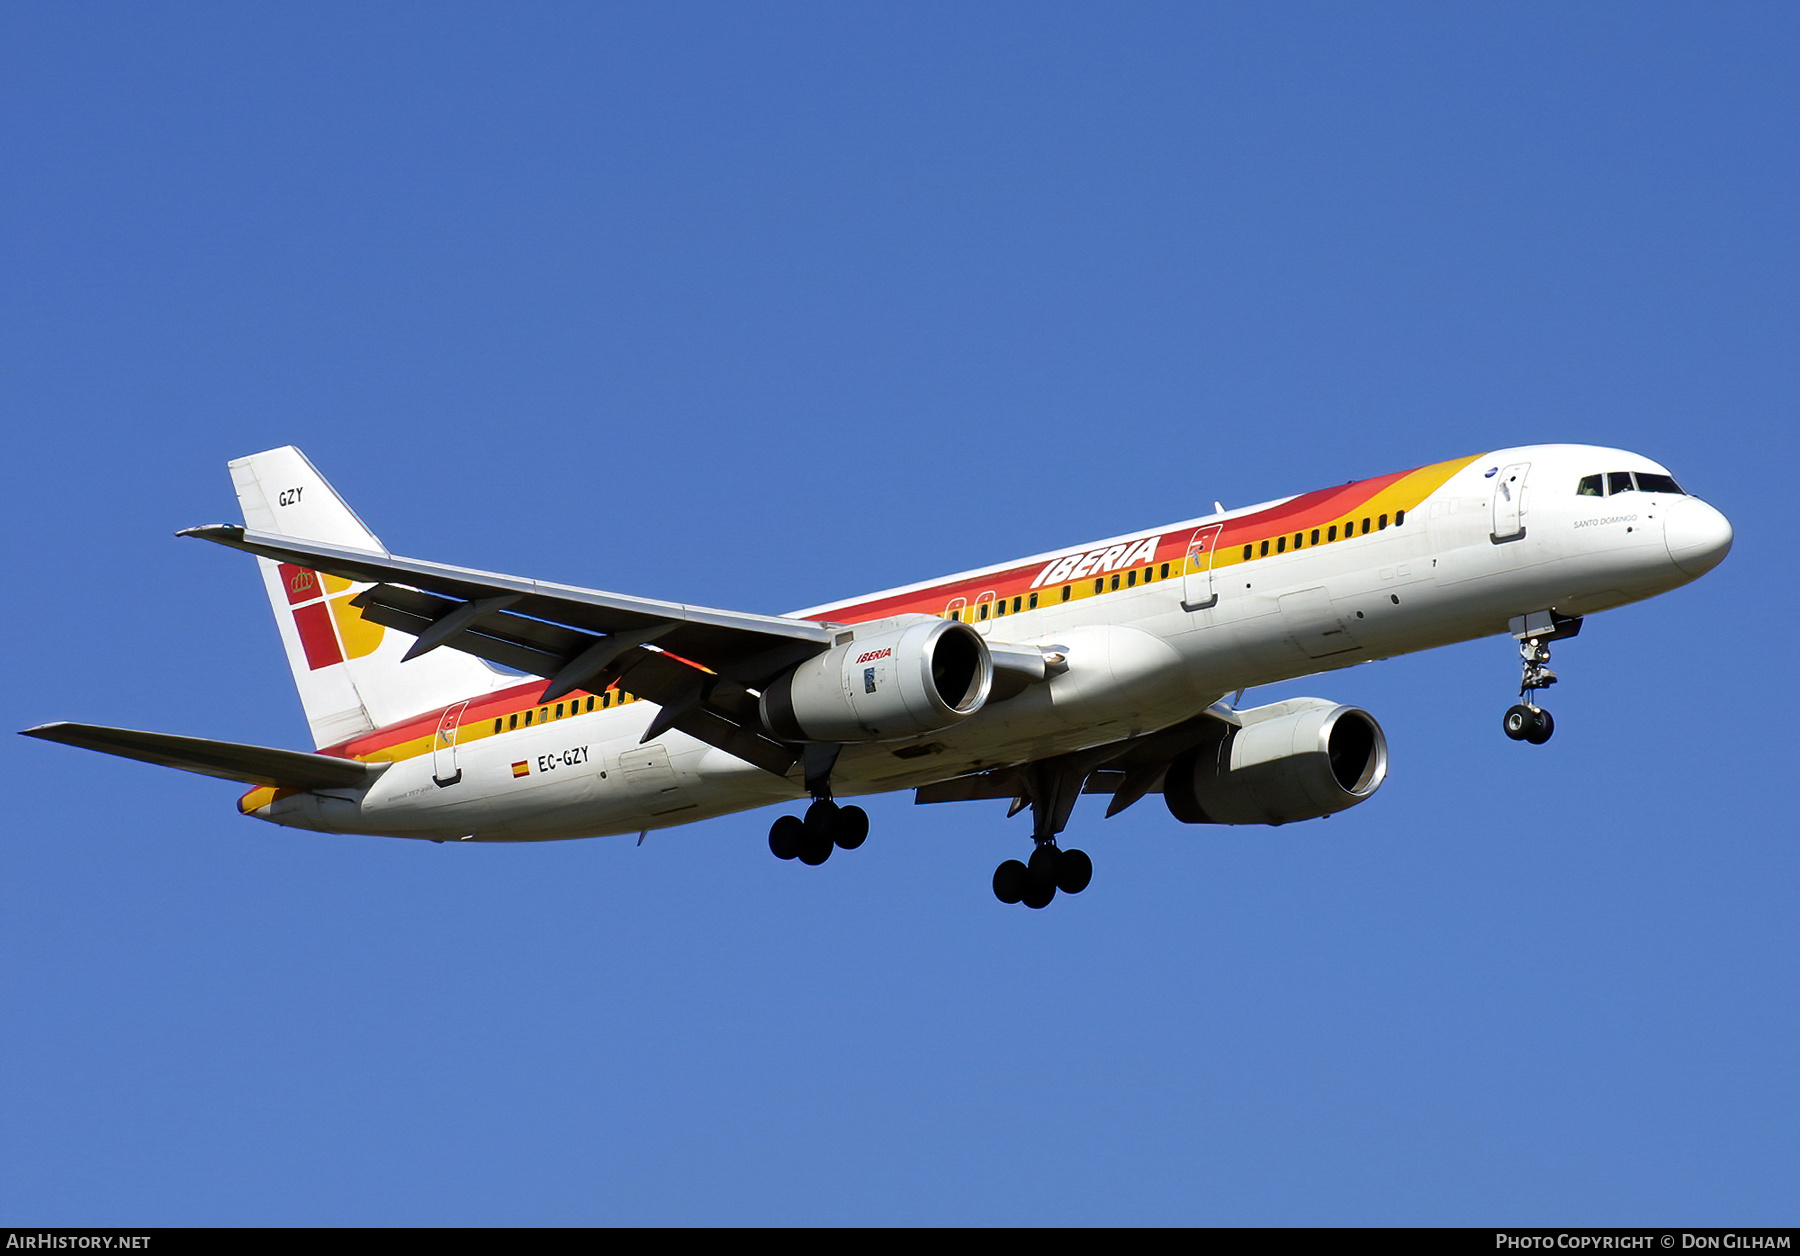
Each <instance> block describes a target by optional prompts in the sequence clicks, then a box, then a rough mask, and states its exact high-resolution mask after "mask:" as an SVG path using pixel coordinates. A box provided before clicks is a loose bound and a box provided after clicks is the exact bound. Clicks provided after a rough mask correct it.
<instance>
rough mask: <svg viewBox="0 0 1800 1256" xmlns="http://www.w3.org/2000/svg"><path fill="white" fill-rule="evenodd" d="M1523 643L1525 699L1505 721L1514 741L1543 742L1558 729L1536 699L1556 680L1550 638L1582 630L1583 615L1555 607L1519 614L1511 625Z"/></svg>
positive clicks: (1521, 681)
mask: <svg viewBox="0 0 1800 1256" xmlns="http://www.w3.org/2000/svg"><path fill="white" fill-rule="evenodd" d="M1508 626H1509V627H1510V628H1511V629H1512V634H1513V637H1514V638H1515V639H1516V640H1517V641H1518V643H1519V667H1520V670H1521V673H1522V674H1521V676H1520V679H1519V697H1520V699H1521V701H1520V702H1519V703H1518V704H1517V705H1515V706H1511V707H1508V708H1507V711H1506V717H1505V719H1504V720H1503V721H1502V723H1501V727H1502V728H1503V729H1505V731H1506V735H1507V736H1508V737H1510V738H1512V739H1513V740H1514V741H1528V742H1530V743H1531V744H1532V745H1534V746H1541V745H1543V744H1544V743H1545V742H1547V741H1549V740H1550V735H1551V734H1552V733H1554V732H1555V731H1556V721H1555V720H1553V719H1551V718H1550V712H1548V711H1546V710H1544V708H1542V707H1540V706H1539V705H1538V704H1537V702H1536V700H1535V699H1536V695H1537V694H1538V693H1539V692H1540V691H1542V690H1545V689H1548V688H1549V687H1550V686H1551V685H1554V684H1555V683H1556V673H1555V672H1553V671H1551V670H1550V644H1549V643H1550V642H1551V641H1552V640H1554V639H1557V638H1563V637H1573V636H1574V635H1575V634H1576V633H1578V632H1580V631H1581V620H1580V618H1579V617H1571V616H1567V615H1558V614H1557V613H1556V612H1555V611H1533V612H1532V613H1531V614H1529V615H1518V616H1515V617H1514V618H1513V619H1512V620H1511V621H1510V623H1509V625H1508Z"/></svg>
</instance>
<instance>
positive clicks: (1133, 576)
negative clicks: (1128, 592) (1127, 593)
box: [1113, 567, 1137, 589]
mask: <svg viewBox="0 0 1800 1256" xmlns="http://www.w3.org/2000/svg"><path fill="white" fill-rule="evenodd" d="M1118 581H1119V578H1118V577H1117V576H1114V577H1113V583H1114V584H1117V583H1118ZM1136 585H1137V568H1135V567H1134V568H1132V569H1131V570H1130V571H1128V572H1126V573H1125V587H1126V588H1127V589H1130V588H1135V587H1136Z"/></svg>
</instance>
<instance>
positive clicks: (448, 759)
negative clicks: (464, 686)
mask: <svg viewBox="0 0 1800 1256" xmlns="http://www.w3.org/2000/svg"><path fill="white" fill-rule="evenodd" d="M468 708H469V704H468V703H467V702H459V703H457V704H456V705H455V706H453V707H450V708H448V709H447V710H445V712H444V714H443V718H441V719H440V720H438V726H437V735H436V736H434V737H433V738H432V739H431V780H432V783H433V784H434V785H436V786H438V787H439V788H440V789H448V788H449V787H450V786H452V785H454V784H456V783H457V782H458V781H460V780H462V769H461V768H459V767H457V766H456V730H457V728H458V727H460V726H461V724H462V717H463V712H464V711H466V710H468Z"/></svg>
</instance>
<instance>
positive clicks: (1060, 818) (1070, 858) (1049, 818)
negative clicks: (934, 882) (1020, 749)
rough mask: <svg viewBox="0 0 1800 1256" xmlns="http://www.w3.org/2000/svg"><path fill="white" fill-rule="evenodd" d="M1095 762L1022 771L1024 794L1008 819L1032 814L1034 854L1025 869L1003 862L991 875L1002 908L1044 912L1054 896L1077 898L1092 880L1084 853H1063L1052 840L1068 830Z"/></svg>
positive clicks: (1066, 761) (1052, 763)
mask: <svg viewBox="0 0 1800 1256" xmlns="http://www.w3.org/2000/svg"><path fill="white" fill-rule="evenodd" d="M1094 762H1095V760H1093V759H1092V758H1089V757H1085V756H1074V755H1072V756H1065V757H1064V758H1063V759H1060V760H1044V761H1041V762H1038V763H1033V764H1031V765H1030V766H1029V767H1027V768H1026V769H1025V770H1024V774H1023V777H1022V782H1021V783H1022V785H1023V792H1022V793H1021V795H1020V796H1019V798H1018V799H1017V800H1015V801H1014V803H1013V808H1012V810H1011V811H1010V812H1008V813H1007V814H1008V815H1017V814H1018V813H1019V812H1020V811H1022V810H1024V809H1025V807H1027V806H1029V807H1030V808H1031V840H1032V841H1033V842H1034V843H1035V844H1036V849H1034V850H1033V851H1032V852H1031V860H1030V862H1028V863H1020V862H1019V861H1018V860H1017V859H1008V860H1007V861H1006V862H1005V863H1003V864H1001V865H1000V866H999V867H998V868H995V869H994V897H995V898H997V899H999V900H1000V901H1001V902H1002V903H1023V904H1025V906H1027V907H1030V908H1034V909H1035V908H1040V907H1048V906H1049V905H1050V900H1051V899H1053V898H1055V897H1056V892H1057V891H1058V890H1061V891H1062V892H1063V893H1064V894H1079V893H1081V892H1082V891H1083V890H1085V889H1087V887H1088V882H1089V881H1092V880H1093V879H1094V861H1093V860H1091V859H1089V858H1088V857H1087V852H1086V851H1080V850H1063V849H1061V848H1060V847H1058V846H1057V844H1056V835H1057V834H1058V833H1061V832H1062V831H1063V827H1064V826H1065V825H1067V824H1068V822H1069V814H1070V812H1072V811H1074V810H1075V800H1076V799H1077V798H1079V797H1080V796H1081V786H1082V783H1083V782H1084V781H1086V780H1087V775H1088V772H1089V771H1090V770H1092V768H1093V766H1094Z"/></svg>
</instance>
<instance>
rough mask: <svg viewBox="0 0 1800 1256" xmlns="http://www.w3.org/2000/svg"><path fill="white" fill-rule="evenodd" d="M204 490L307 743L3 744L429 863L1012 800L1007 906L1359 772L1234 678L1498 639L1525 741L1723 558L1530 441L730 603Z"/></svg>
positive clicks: (108, 732) (1367, 781)
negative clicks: (400, 544)
mask: <svg viewBox="0 0 1800 1256" xmlns="http://www.w3.org/2000/svg"><path fill="white" fill-rule="evenodd" d="M230 470H231V477H232V481H233V483H234V485H235V486H236V489H237V497H238V503H239V506H240V508H241V509H242V512H243V517H244V523H243V524H241V525H239V524H215V525H211V526H207V527H198V528H190V529H187V530H185V531H183V532H181V533H179V534H178V535H180V536H187V537H197V538H200V539H202V540H207V541H212V542H215V543H217V544H219V545H223V546H226V547H229V548H231V549H236V550H242V551H245V552H246V553H249V554H253V555H255V556H256V559H257V563H258V566H259V567H260V569H261V572H262V577H263V583H264V585H265V587H266V589H267V592H268V596H269V601H270V605H271V606H272V607H273V609H274V612H275V621H276V624H277V627H278V629H279V631H280V635H281V640H282V644H283V646H284V647H285V649H286V653H287V658H288V663H289V665H290V667H291V668H292V671H293V675H294V680H295V683H296V685H297V687H298V689H299V691H300V699H301V704H302V706H303V707H304V709H305V714H306V718H307V722H308V724H309V725H310V727H311V731H312V736H313V742H314V746H315V752H313V753H307V752H301V751H294V750H284V749H276V748H272V747H262V746H248V745H240V744H236V743H230V742H221V741H214V740H209V739H205V738H196V737H183V736H173V735H169V734H162V733H149V732H139V731H135V730H130V729H117V728H107V727H102V726H98V725H91V724H75V723H54V724H46V725H41V726H39V727H36V728H31V729H26V730H24V733H25V735H26V736H31V737H37V738H42V739H44V740H47V741H55V742H62V743H64V744H68V745H73V746H80V747H84V748H86V749H90V750H98V751H103V752H105V753H108V754H113V755H119V756H122V757H125V758H129V759H138V760H142V761H145V762H149V763H154V764H159V765H162V766H167V767H175V768H181V769H184V770H186V771H190V772H198V773H202V774H205V775H210V776H215V777H223V778H225V779H228V780H234V781H238V782H242V783H245V784H248V785H250V786H252V788H251V789H250V790H249V792H248V793H246V794H245V795H244V796H243V797H242V799H241V800H240V801H239V803H238V808H239V810H240V811H241V812H242V813H243V814H244V815H248V816H254V817H255V818H257V819H259V820H266V821H268V822H270V823H273V824H278V825H285V826H287V827H290V828H296V829H309V830H315V831H319V832H325V833H358V834H369V835H375V836H386V837H405V838H420V839H426V840H430V841H434V842H446V841H477V842H523V841H543V840H551V839H562V838H581V837H599V836H606V835H615V834H632V833H636V834H638V837H639V840H640V841H642V840H643V835H644V834H645V833H647V832H648V831H650V830H652V829H662V828H668V827H671V826H675V825H681V824H687V823H690V822H692V821H695V820H699V819H703V818H707V817H712V816H718V815H724V814H727V813H731V812H737V811H742V810H747V809H750V808H755V807H762V806H765V805H768V804H771V803H781V802H793V801H795V800H801V799H806V800H810V802H809V805H807V806H806V808H805V810H804V812H803V814H801V815H795V814H792V813H784V814H783V815H781V816H780V817H779V818H777V819H776V820H775V821H774V823H773V825H772V826H771V827H770V829H769V847H770V850H771V851H772V852H773V853H774V854H775V855H776V856H778V857H780V858H782V859H785V860H797V861H798V862H800V863H802V864H808V865H815V866H816V865H818V864H822V863H824V862H825V860H826V859H827V858H828V857H830V855H831V854H832V852H833V850H844V851H850V850H855V849H856V848H857V847H859V846H861V845H862V843H863V841H864V839H865V838H866V836H867V834H868V830H869V821H868V816H867V814H866V813H865V812H864V811H863V809H862V808H861V807H859V806H856V805H855V804H853V803H848V804H847V803H843V802H840V801H839V800H840V799H844V798H851V797H856V796H860V795H867V794H875V793H881V792H885V791H891V790H902V789H911V790H913V791H914V796H915V800H916V801H917V802H919V803H943V802H954V801H967V800H974V799H1004V800H1010V802H1011V808H1010V810H1009V811H1008V813H1007V814H1008V816H1009V817H1010V816H1013V815H1016V814H1017V813H1018V812H1020V811H1022V810H1025V809H1026V808H1029V809H1030V811H1031V819H1032V824H1031V839H1032V845H1033V849H1032V851H1031V853H1030V857H1029V859H1027V860H1020V859H1009V860H1007V861H1005V862H1003V863H1002V864H1001V865H1000V866H999V867H998V868H997V869H996V870H995V873H994V878H993V889H994V894H995V896H996V897H997V898H998V899H999V900H1000V901H1002V902H1004V903H1023V904H1025V905H1026V906H1027V907H1031V908H1042V907H1044V906H1046V905H1047V904H1048V903H1050V902H1051V901H1052V899H1054V898H1055V897H1056V895H1057V894H1058V892H1061V893H1063V894H1078V893H1080V892H1081V891H1082V890H1083V889H1085V888H1086V887H1087V885H1088V884H1089V882H1090V880H1091V878H1092V875H1093V863H1092V860H1091V859H1090V858H1089V857H1088V856H1087V855H1086V854H1085V853H1084V852H1083V851H1081V850H1079V849H1075V848H1069V849H1064V848H1063V847H1062V845H1061V843H1060V841H1059V838H1060V837H1061V835H1062V833H1063V831H1064V829H1065V828H1066V826H1067V824H1068V822H1069V819H1070V816H1071V813H1072V811H1073V809H1074V806H1075V803H1076V800H1077V799H1078V798H1079V797H1080V795H1082V794H1083V793H1088V794H1101V795H1107V796H1109V797H1110V801H1109V803H1108V806H1107V809H1106V815H1107V816H1108V817H1109V818H1110V817H1111V816H1114V815H1117V814H1118V813H1119V812H1121V811H1123V810H1124V809H1125V808H1127V807H1129V806H1131V805H1133V804H1134V803H1136V802H1138V801H1140V800H1141V799H1143V798H1144V797H1146V796H1147V795H1150V794H1160V795H1161V796H1162V799H1163V801H1164V803H1165V805H1166V806H1167V807H1168V810H1169V812H1170V814H1171V815H1172V816H1173V818H1174V819H1175V820H1177V821H1180V822H1182V823H1184V824H1265V825H1279V824H1288V823H1295V822H1298V821H1302V820H1309V819H1315V818H1319V817H1323V816H1329V815H1332V814H1334V813H1336V812H1339V811H1342V810H1344V809H1346V808H1348V807H1353V806H1355V805H1357V804H1358V803H1361V802H1364V801H1366V800H1367V799H1368V798H1369V797H1370V796H1371V795H1372V794H1373V793H1374V792H1375V791H1376V789H1378V788H1379V787H1380V785H1381V783H1382V781H1383V779H1384V778H1385V777H1386V775H1387V768H1388V748H1387V739H1386V736H1385V734H1384V733H1383V731H1382V729H1381V726H1380V724H1378V723H1377V722H1376V720H1375V718H1374V716H1372V715H1370V714H1369V713H1368V712H1366V711H1363V710H1361V709H1358V708H1356V707H1351V706H1346V705H1342V704H1339V703H1334V702H1331V701H1329V700H1327V699H1322V698H1305V697H1303V698H1289V699H1285V700H1283V701H1279V702H1273V703H1269V704H1266V705H1263V706H1255V707H1248V708H1240V707H1238V706H1237V705H1235V704H1236V702H1237V701H1238V700H1241V698H1242V695H1243V692H1244V691H1245V690H1247V689H1250V688H1254V687H1258V686H1263V685H1268V684H1273V683H1276V682H1282V681H1290V680H1294V679H1297V678H1300V677H1303V676H1308V675H1312V674H1315V673H1320V672H1326V671H1332V670H1335V669H1339V668H1344V667H1351V666H1354V665H1356V664H1358V663H1364V662H1368V661H1371V660H1375V659H1383V658H1389V657H1392V656H1395V655H1400V654H1407V653H1411V652H1413V651H1418V650H1426V649H1431V648H1433V647H1436V646H1442V645H1448V644H1451V643H1453V642H1459V641H1466V640H1471V639H1474V638H1478V637H1489V636H1500V635H1503V634H1505V635H1510V636H1511V638H1512V639H1513V640H1514V641H1515V642H1516V643H1517V647H1518V652H1519V659H1520V668H1521V679H1520V685H1519V695H1518V698H1519V700H1518V701H1517V702H1516V703H1514V704H1513V705H1512V706H1511V707H1510V708H1509V709H1508V710H1507V711H1506V713H1505V716H1504V718H1503V721H1502V727H1503V730H1504V732H1505V735H1506V736H1507V737H1509V738H1511V739H1513V740H1515V741H1523V742H1525V743H1527V744H1533V745H1541V744H1543V743H1544V742H1546V741H1548V740H1549V739H1550V736H1551V733H1552V731H1553V730H1554V727H1555V725H1554V722H1553V721H1552V719H1551V716H1550V713H1549V711H1547V710H1545V709H1544V708H1543V707H1542V706H1541V705H1539V702H1538V698H1539V695H1541V693H1542V692H1543V690H1544V689H1546V688H1547V687H1548V686H1550V685H1551V684H1554V683H1555V682H1556V680H1557V677H1556V674H1555V673H1554V672H1553V671H1552V670H1551V669H1550V667H1549V662H1550V646H1551V644H1552V643H1553V642H1561V641H1564V640H1567V639H1569V638H1571V637H1574V636H1575V635H1576V634H1577V633H1578V632H1579V631H1580V630H1581V625H1582V622H1583V619H1584V617H1585V616H1587V615H1591V614H1594V613H1596V612H1599V611H1603V610H1607V609H1610V608H1612V607H1616V606H1622V605H1625V604H1627V603H1630V602H1636V601H1640V600H1642V599H1645V598H1648V597H1652V596H1654V595H1656V594H1658V593H1662V592H1665V591H1667V590H1670V589H1674V588H1676V587H1678V586H1680V585H1684V584H1687V583H1688V582H1689V581H1692V580H1695V579H1697V578H1698V577H1700V576H1702V575H1704V574H1705V573H1706V572H1708V571H1710V570H1711V569H1712V568H1713V567H1715V566H1717V565H1718V564H1719V563H1720V562H1721V561H1722V560H1723V559H1724V558H1725V555H1726V554H1727V552H1728V551H1729V550H1730V548H1731V542H1732V530H1731V524H1730V522H1729V521H1728V520H1727V519H1726V517H1725V516H1724V515H1723V514H1722V513H1721V512H1720V511H1718V510H1717V509H1715V508H1714V507H1712V506H1711V505H1708V504H1707V503H1706V502H1704V501H1702V500H1700V499H1699V498H1697V497H1694V496H1691V495H1689V494H1687V493H1685V492H1683V490H1682V489H1681V488H1680V486H1679V485H1678V484H1677V483H1676V481H1675V479H1674V478H1673V477H1672V476H1671V475H1670V473H1669V471H1668V469H1667V468H1665V467H1663V466H1661V465H1659V464H1657V463H1655V462H1652V461H1650V460H1649V459H1647V458H1644V457H1642V456H1641V455H1638V454H1633V453H1628V452H1626V451H1623V450H1618V449H1606V448H1599V447H1594V446H1587V445H1530V446H1523V447H1518V448H1511V449H1500V450H1495V451H1492V452H1488V453H1483V454H1477V455H1473V456H1470V457H1463V458H1456V459H1452V460H1450V461H1448V462H1439V463H1435V464H1433V465H1431V466H1425V467H1419V468H1416V469H1413V470H1409V471H1401V472H1396V473H1394V474H1390V475H1383V476H1377V477H1375V478H1373V479H1366V480H1353V481H1351V482H1349V483H1347V484H1344V485H1341V486H1338V487H1333V488H1326V489H1320V490H1318V491H1315V492H1310V493H1303V494H1300V495H1299V496H1295V497H1285V498H1280V499H1278V500H1275V501H1270V502H1264V503H1262V504H1259V505H1255V506H1249V507H1245V508H1243V509H1238V510H1225V509H1224V508H1223V507H1222V506H1220V505H1219V504H1218V503H1214V506H1215V509H1214V513H1212V514H1209V515H1205V516H1202V517H1200V518H1196V519H1189V520H1186V521H1184V522H1181V523H1174V524H1169V525H1166V526H1164V527H1160V528H1150V529H1142V530H1139V531H1135V532H1129V533H1125V534H1122V535H1119V536H1115V537H1109V538H1107V539H1105V540H1101V541H1094V542H1091V543H1088V544H1084V545H1079V546H1073V547H1066V548H1063V549H1058V550H1053V551H1048V552H1045V553H1041V554H1036V555H1033V556H1032V557H1030V558H1024V559H1019V560H1016V561H1013V562H1006V563H1001V564H998V565H996V566H992V567H985V568H982V569H980V570H976V571H965V572H961V573H959V574H957V575H953V576H947V577H944V578H942V579H938V580H930V581H925V582H923V583H919V584H913V585H908V586H905V587H903V588H896V589H888V590H885V591H883V592H880V593H874V594H870V595H867V596H864V597H859V598H854V599H851V600H849V601H844V602H836V603H832V604H830V605H825V606H815V607H810V608H808V609H805V610H800V611H795V612H793V613H791V614H787V615H759V614H749V613H743V612H738V611H728V610H715V609H711V608H707V607H701V606H689V605H683V604H678V603H673V602H663V601H654V600H651V599H647V598H638V597H630V596H626V595H623V594H618V593H609V592H602V591H599V590H594V589H585V588H578V587H575V586H571V585H562V584H552V583H547V582H544V581H537V580H530V579H526V578H522V577H517V576H508V575H500V574H495V573H491V572H482V571H472V570H467V569H464V568H460V567H451V566H445V565H443V564H439V563H434V562H426V561H422V560H419V559H412V558H403V557H399V556H397V555H394V554H392V553H390V552H389V551H388V550H387V549H386V548H385V547H383V545H382V544H381V542H380V541H379V540H377V539H376V537H375V535H374V534H373V533H372V532H370V531H369V529H368V528H367V527H366V526H365V525H364V524H363V522H362V520H361V519H359V518H358V517H357V515H356V514H355V512H354V511H352V510H351V509H350V507H349V506H348V505H346V504H345V502H344V501H343V499H342V498H341V497H339V496H338V494H337V493H336V492H335V491H334V490H333V489H332V487H331V486H330V484H328V483H327V482H326V481H325V479H324V477H323V476H321V475H320V474H319V472H318V471H317V470H316V469H315V468H314V467H313V465H312V463H311V462H309V461H308V460H307V458H306V456H305V455H304V454H302V453H301V452H300V451H299V450H298V449H296V448H294V447H293V446H284V447H283V448H280V449H273V450H269V451H267V452H265V453H260V454H255V455H252V456H250V457H247V458H241V459H238V460H236V461H234V462H232V463H231V464H230ZM1233 695H1235V697H1233Z"/></svg>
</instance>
